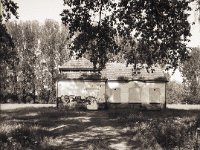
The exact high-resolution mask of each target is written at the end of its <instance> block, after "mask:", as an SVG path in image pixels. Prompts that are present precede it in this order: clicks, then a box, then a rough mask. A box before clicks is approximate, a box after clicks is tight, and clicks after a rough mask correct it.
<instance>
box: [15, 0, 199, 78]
mask: <svg viewBox="0 0 200 150" xmlns="http://www.w3.org/2000/svg"><path fill="white" fill-rule="evenodd" d="M14 1H15V2H16V3H18V6H19V10H18V13H19V21H20V20H22V21H27V20H38V21H39V22H41V23H43V22H44V21H45V19H54V20H56V21H58V22H60V23H61V16H60V15H59V14H60V13H61V12H62V10H63V9H64V5H63V3H64V1H63V0H14ZM191 7H192V11H191V15H190V17H189V19H188V20H189V22H190V23H192V22H195V24H194V25H191V34H192V37H191V38H190V40H191V41H190V43H188V46H189V47H200V21H198V12H195V11H194V10H195V9H196V4H195V3H193V4H192V5H191ZM13 20H14V19H13ZM171 80H176V81H178V82H182V78H181V74H180V72H179V71H178V70H177V71H176V72H175V74H174V75H173V76H172V78H171Z"/></svg>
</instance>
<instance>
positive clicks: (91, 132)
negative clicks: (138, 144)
mask: <svg viewBox="0 0 200 150" xmlns="http://www.w3.org/2000/svg"><path fill="white" fill-rule="evenodd" d="M86 116H87V117H86ZM68 119H69V118H68ZM73 119H74V120H78V121H80V124H78V125H76V124H71V125H70V126H69V125H63V126H62V127H60V128H55V129H51V130H52V131H54V132H55V131H56V130H58V132H60V131H61V130H62V131H63V132H64V131H65V130H67V129H71V130H72V131H71V133H70V134H69V132H68V134H66V135H62V136H59V137H57V139H56V141H57V143H55V144H56V145H62V146H63V147H65V148H66V149H70V150H72V149H74V150H77V149H82V150H83V149H88V150H89V149H92V150H93V149H108V148H109V149H116V150H127V149H131V148H130V147H129V146H128V145H127V136H126V137H125V136H122V135H123V133H124V134H125V133H126V131H127V129H126V128H122V127H119V126H117V125H116V124H115V123H116V122H115V120H111V119H109V118H108V114H107V113H106V112H103V111H98V112H97V111H95V112H88V114H87V115H85V116H81V117H75V118H73ZM128 138H130V137H128Z"/></svg>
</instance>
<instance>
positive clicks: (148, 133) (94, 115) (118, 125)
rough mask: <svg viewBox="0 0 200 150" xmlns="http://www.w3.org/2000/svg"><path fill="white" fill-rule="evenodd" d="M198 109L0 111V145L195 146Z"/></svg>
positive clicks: (199, 118) (4, 148)
mask: <svg viewBox="0 0 200 150" xmlns="http://www.w3.org/2000/svg"><path fill="white" fill-rule="evenodd" d="M198 126H200V111H199V110H170V109H168V110H161V111H144V110H143V111H142V110H125V109H120V110H107V111H69V110H57V109H56V108H20V109H15V110H3V111H1V118H0V147H1V148H0V149H2V150H7V149H8V150H13V149H17V150H18V149H19V150H21V149H22V150H24V149H31V150H32V149H38V150H40V149H48V150H49V149H59V150H61V149H68V150H73V149H76V150H77V149H83V150H86V149H89V150H93V149H94V150H99V149H100V150H106V149H109V150H112V149H119V150H123V149H124V150H125V149H126V150H129V149H134V150H135V149H141V150H143V149H148V150H149V149H152V150H155V149H159V150H160V149H188V150H190V149H194V146H195V143H196V136H195V133H196V132H195V131H196V128H197V127H198Z"/></svg>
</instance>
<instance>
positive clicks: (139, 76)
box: [59, 58, 168, 82]
mask: <svg viewBox="0 0 200 150" xmlns="http://www.w3.org/2000/svg"><path fill="white" fill-rule="evenodd" d="M59 69H60V71H62V72H64V74H63V78H65V79H88V80H94V79H95V80H99V79H106V80H110V81H112V80H113V81H114V80H119V81H125V80H138V81H161V82H167V81H168V80H167V78H166V76H165V75H164V72H163V70H162V69H161V68H160V67H159V66H157V67H155V66H154V67H153V68H152V69H153V70H154V71H152V70H151V69H150V70H149V71H148V70H147V69H146V68H140V69H137V70H136V71H135V70H134V69H133V66H132V65H128V66H127V65H126V64H125V63H116V62H114V63H107V64H106V67H105V69H103V70H102V71H101V72H100V73H99V72H96V71H94V69H93V64H92V63H91V62H90V61H89V60H87V59H85V58H80V59H77V60H76V59H72V60H70V61H68V62H67V63H65V64H64V65H63V66H61V67H60V68H59Z"/></svg>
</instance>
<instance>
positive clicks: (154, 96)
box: [149, 88, 160, 103]
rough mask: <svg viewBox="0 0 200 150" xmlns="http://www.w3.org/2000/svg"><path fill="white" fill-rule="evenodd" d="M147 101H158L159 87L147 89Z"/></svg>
mask: <svg viewBox="0 0 200 150" xmlns="http://www.w3.org/2000/svg"><path fill="white" fill-rule="evenodd" d="M149 101H150V103H160V89H159V88H150V89H149Z"/></svg>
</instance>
